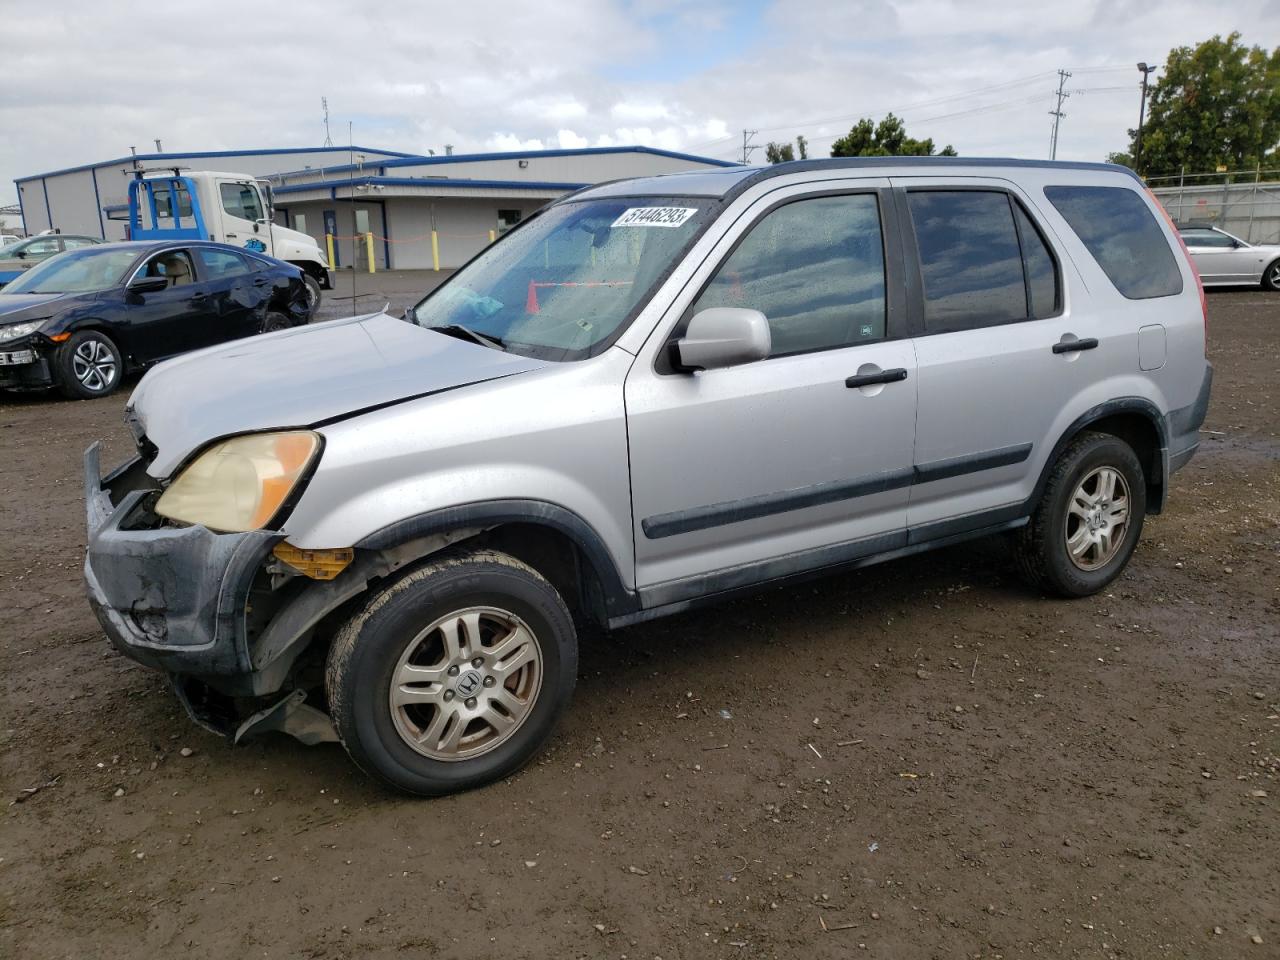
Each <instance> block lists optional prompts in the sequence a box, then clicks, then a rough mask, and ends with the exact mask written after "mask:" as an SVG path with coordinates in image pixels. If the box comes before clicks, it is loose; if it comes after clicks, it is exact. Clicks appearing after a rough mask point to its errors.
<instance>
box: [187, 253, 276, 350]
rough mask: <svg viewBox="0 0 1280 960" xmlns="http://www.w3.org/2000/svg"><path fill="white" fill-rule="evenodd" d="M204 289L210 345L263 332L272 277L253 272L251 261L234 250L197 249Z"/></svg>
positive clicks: (197, 260) (197, 262)
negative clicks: (207, 299)
mask: <svg viewBox="0 0 1280 960" xmlns="http://www.w3.org/2000/svg"><path fill="white" fill-rule="evenodd" d="M195 255H196V264H197V266H198V268H199V270H200V281H201V289H202V290H203V291H204V292H205V293H206V295H207V296H208V297H209V323H210V329H209V330H208V332H207V337H206V339H207V341H208V342H209V343H222V342H223V341H226V340H235V339H237V338H239V337H247V336H250V335H252V334H255V333H258V332H259V331H260V330H261V329H262V319H263V315H264V314H265V313H266V309H267V299H268V297H269V296H270V295H271V277H270V276H269V275H268V274H266V273H264V272H261V271H259V272H254V270H253V269H252V267H251V265H250V263H249V261H248V260H247V259H246V258H245V257H243V256H241V255H240V254H238V253H235V252H233V251H231V250H217V249H214V248H212V247H196V248H195Z"/></svg>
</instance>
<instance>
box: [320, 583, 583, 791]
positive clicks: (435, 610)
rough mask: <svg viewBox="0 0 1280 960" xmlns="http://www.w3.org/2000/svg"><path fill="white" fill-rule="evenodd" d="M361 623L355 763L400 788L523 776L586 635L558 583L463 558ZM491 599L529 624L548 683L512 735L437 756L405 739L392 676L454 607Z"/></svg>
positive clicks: (349, 675) (342, 719)
mask: <svg viewBox="0 0 1280 960" xmlns="http://www.w3.org/2000/svg"><path fill="white" fill-rule="evenodd" d="M391 589H392V590H393V591H394V595H393V596H391V597H390V599H388V600H387V601H386V602H385V603H383V604H381V605H379V606H378V607H377V609H376V610H373V611H372V613H371V614H370V615H369V616H368V617H367V619H365V620H364V622H363V623H362V624H361V625H360V628H359V632H358V636H357V637H356V638H355V646H354V649H353V650H352V652H351V656H350V660H349V661H348V664H347V667H346V670H345V671H344V674H345V676H344V680H343V685H344V688H345V690H344V692H343V695H342V696H340V697H339V699H340V702H341V703H342V709H341V711H340V713H341V715H340V716H335V717H334V721H335V723H337V724H338V725H339V733H340V735H341V737H342V740H343V743H344V744H345V745H346V747H347V749H348V751H349V752H350V753H351V755H352V757H353V759H355V761H356V763H357V764H358V765H359V766H360V767H361V768H362V769H365V770H366V771H367V772H372V773H374V774H375V775H377V776H379V777H381V778H382V779H383V780H386V781H387V782H388V783H390V784H392V785H393V786H396V787H399V788H400V789H403V790H408V791H410V792H413V793H419V794H426V795H439V794H443V793H452V792H455V791H459V790H466V789H469V788H471V787H476V786H480V785H482V784H485V783H489V782H491V781H493V780H497V779H501V778H502V777H505V776H508V775H509V774H511V773H514V772H515V771H516V770H518V769H519V768H520V767H521V766H523V765H524V764H525V763H526V762H527V761H528V760H529V759H530V758H531V757H532V756H533V755H534V753H536V751H537V749H538V747H539V746H541V744H542V743H543V741H545V740H546V738H547V737H548V736H549V735H550V734H551V731H552V729H553V728H554V727H555V724H556V722H557V720H559V718H560V716H561V714H562V713H563V711H564V709H565V707H566V706H567V704H568V701H569V698H570V696H571V694H572V692H573V686H574V682H575V680H576V675H577V642H576V637H575V636H574V633H573V626H572V621H571V620H570V619H569V617H568V614H567V612H566V611H565V610H564V607H563V604H562V603H561V602H560V601H559V597H558V596H557V595H556V594H555V592H554V590H552V589H551V588H550V585H549V584H545V583H544V582H543V583H540V582H539V581H538V580H536V579H534V578H533V577H531V576H528V575H523V574H522V573H520V572H519V571H518V570H514V569H511V568H507V567H503V566H501V565H499V564H491V563H483V562H475V563H461V564H457V565H454V566H451V567H447V568H445V569H444V570H441V571H439V572H438V573H436V574H435V575H432V576H429V577H427V578H424V579H422V580H417V581H413V582H411V583H410V584H409V585H407V586H402V587H400V589H397V588H396V587H393V588H391ZM471 606H490V607H497V608H499V609H504V610H509V611H510V612H511V613H513V614H515V615H516V616H517V617H519V618H520V619H521V620H523V621H524V622H525V624H527V625H528V627H529V629H530V630H531V631H532V633H533V635H534V637H535V638H536V642H537V643H538V645H539V648H540V650H541V653H542V688H541V689H540V690H539V692H538V698H537V701H536V702H535V704H534V707H533V710H532V712H531V713H530V715H529V716H528V717H527V719H526V720H525V721H524V723H523V724H522V725H521V726H520V729H518V730H517V731H516V732H515V733H514V734H512V735H511V737H509V738H508V739H507V740H505V741H503V742H502V743H501V744H499V745H498V746H497V747H495V748H494V749H493V750H492V751H491V752H490V753H487V754H484V755H483V756H479V757H474V758H471V759H468V760H458V761H445V760H433V759H431V758H429V757H426V756H423V755H422V754H420V753H418V752H417V751H415V750H414V749H413V748H412V747H410V746H409V745H408V744H407V743H405V742H404V740H403V739H402V738H401V737H400V734H399V733H398V732H397V730H396V727H395V722H394V720H393V718H392V714H391V710H390V705H389V703H388V700H389V695H390V688H391V680H392V675H393V673H394V671H395V668H396V665H397V663H398V662H399V659H400V656H401V655H402V654H403V653H404V649H405V646H406V644H407V643H408V642H409V641H410V640H411V639H412V638H413V637H414V636H416V635H417V633H418V632H419V631H421V630H422V628H423V627H425V626H426V625H427V624H429V623H431V622H432V621H433V620H436V619H438V618H440V617H442V616H445V615H447V614H448V613H450V612H451V611H453V610H460V609H464V608H466V607H471Z"/></svg>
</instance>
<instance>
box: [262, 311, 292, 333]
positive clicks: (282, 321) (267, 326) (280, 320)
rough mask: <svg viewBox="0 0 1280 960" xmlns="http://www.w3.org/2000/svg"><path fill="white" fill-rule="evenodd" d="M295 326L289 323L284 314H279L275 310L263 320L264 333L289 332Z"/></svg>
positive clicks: (269, 312)
mask: <svg viewBox="0 0 1280 960" xmlns="http://www.w3.org/2000/svg"><path fill="white" fill-rule="evenodd" d="M291 326H293V324H291V323H290V322H289V318H288V317H286V316H285V315H284V314H283V313H277V312H276V311H274V310H271V311H268V313H267V314H266V316H264V317H263V318H262V332H263V333H274V332H275V331H277V330H288V329H289V327H291Z"/></svg>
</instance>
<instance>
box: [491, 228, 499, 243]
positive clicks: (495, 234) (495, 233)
mask: <svg viewBox="0 0 1280 960" xmlns="http://www.w3.org/2000/svg"><path fill="white" fill-rule="evenodd" d="M497 239H498V231H497V230H490V231H489V242H490V243H493V241H495V240H497Z"/></svg>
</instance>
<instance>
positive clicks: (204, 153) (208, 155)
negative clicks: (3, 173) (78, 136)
mask: <svg viewBox="0 0 1280 960" xmlns="http://www.w3.org/2000/svg"><path fill="white" fill-rule="evenodd" d="M353 150H359V151H362V152H364V153H380V154H382V155H384V156H388V157H398V158H402V159H403V158H407V157H412V156H413V154H412V153H404V152H403V151H401V150H382V149H377V148H374V147H360V146H354V147H279V148H277V149H275V150H193V151H191V152H190V153H140V154H138V155H137V156H136V157H133V156H129V157H117V158H116V159H114V160H99V161H98V162H97V163H83V164H81V165H80V166H78V167H64V168H63V169H61V170H50V171H49V172H48V173H33V174H32V175H31V176H29V177H19V178H18V179H16V180H14V181H13V182H14V183H26V182H27V181H28V180H39V179H40V178H41V177H58V176H61V175H62V174H64V173H82V172H83V171H85V170H92V169H94V168H95V167H113V166H115V165H116V164H118V163H133V161H135V160H140V161H141V160H173V159H178V160H181V159H184V158H186V157H190V158H192V159H197V160H209V159H213V158H216V157H267V156H271V155H272V154H297V153H350V152H351V151H353Z"/></svg>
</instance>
